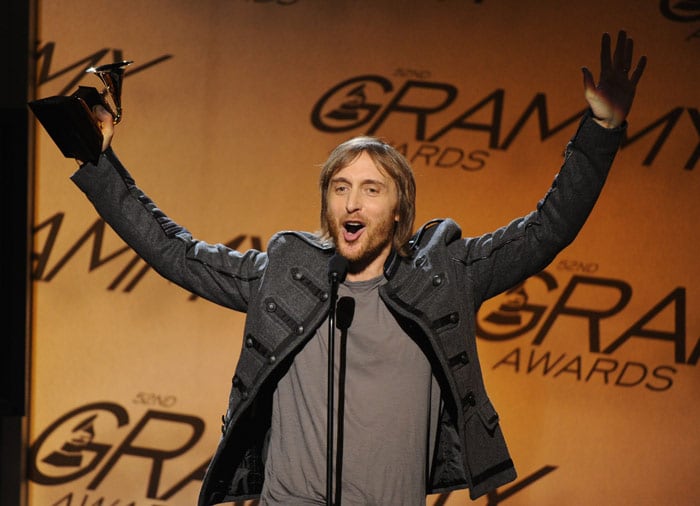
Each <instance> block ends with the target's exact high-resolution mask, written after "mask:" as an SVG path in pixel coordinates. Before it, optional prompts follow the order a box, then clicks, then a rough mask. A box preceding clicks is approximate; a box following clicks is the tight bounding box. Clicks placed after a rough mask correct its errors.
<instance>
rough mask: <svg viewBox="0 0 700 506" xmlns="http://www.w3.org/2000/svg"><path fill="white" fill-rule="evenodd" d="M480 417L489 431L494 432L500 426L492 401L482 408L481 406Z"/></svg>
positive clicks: (484, 404)
mask: <svg viewBox="0 0 700 506" xmlns="http://www.w3.org/2000/svg"><path fill="white" fill-rule="evenodd" d="M478 411H479V417H480V418H481V421H482V422H483V424H484V426H485V427H486V428H487V429H488V430H489V431H493V430H494V429H495V428H496V426H497V425H498V421H499V418H498V413H496V409H495V408H494V407H493V404H491V401H489V400H487V401H486V402H484V403H483V404H482V405H481V406H479V410H478Z"/></svg>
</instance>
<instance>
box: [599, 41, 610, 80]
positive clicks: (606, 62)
mask: <svg viewBox="0 0 700 506" xmlns="http://www.w3.org/2000/svg"><path fill="white" fill-rule="evenodd" d="M610 67H612V60H611V59H610V34H609V33H607V32H605V33H604V34H603V38H602V39H601V42H600V70H601V72H605V71H607V70H608V69H610Z"/></svg>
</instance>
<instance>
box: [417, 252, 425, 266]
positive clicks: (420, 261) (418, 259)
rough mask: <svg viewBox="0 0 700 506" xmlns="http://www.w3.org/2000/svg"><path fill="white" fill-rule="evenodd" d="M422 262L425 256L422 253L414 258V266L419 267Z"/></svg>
mask: <svg viewBox="0 0 700 506" xmlns="http://www.w3.org/2000/svg"><path fill="white" fill-rule="evenodd" d="M424 263H425V256H424V255H423V256H419V257H418V258H416V267H420V266H421V265H423V264H424Z"/></svg>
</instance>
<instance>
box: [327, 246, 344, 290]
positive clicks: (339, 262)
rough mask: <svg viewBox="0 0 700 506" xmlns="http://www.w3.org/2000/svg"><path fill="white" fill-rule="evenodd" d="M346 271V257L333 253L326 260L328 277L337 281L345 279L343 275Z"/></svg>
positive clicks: (340, 281)
mask: <svg viewBox="0 0 700 506" xmlns="http://www.w3.org/2000/svg"><path fill="white" fill-rule="evenodd" d="M347 273H348V259H347V258H345V257H344V256H341V255H339V254H337V253H336V254H335V255H333V256H332V257H331V259H330V260H329V261H328V277H329V278H330V279H331V280H332V279H333V278H336V279H337V280H338V283H342V282H343V281H344V280H345V275H346V274H347Z"/></svg>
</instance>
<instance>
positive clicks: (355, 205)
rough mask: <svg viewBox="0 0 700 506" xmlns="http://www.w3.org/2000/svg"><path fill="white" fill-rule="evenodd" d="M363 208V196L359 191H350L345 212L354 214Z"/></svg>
mask: <svg viewBox="0 0 700 506" xmlns="http://www.w3.org/2000/svg"><path fill="white" fill-rule="evenodd" d="M361 208H362V196H361V195H360V192H359V191H357V190H354V189H353V190H350V191H349V192H348V195H347V198H346V199H345V210H346V211H347V212H348V214H349V213H354V212H355V211H359V210H360V209H361Z"/></svg>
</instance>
